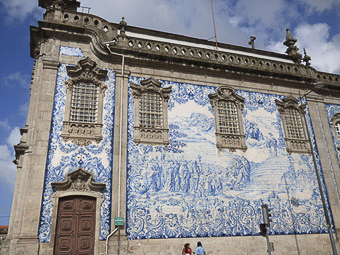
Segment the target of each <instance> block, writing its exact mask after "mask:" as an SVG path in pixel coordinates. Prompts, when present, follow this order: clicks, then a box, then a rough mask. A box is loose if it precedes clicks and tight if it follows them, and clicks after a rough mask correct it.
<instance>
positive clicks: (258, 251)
mask: <svg viewBox="0 0 340 255" xmlns="http://www.w3.org/2000/svg"><path fill="white" fill-rule="evenodd" d="M8 241H9V240H8V239H7V242H4V243H3V246H2V250H1V251H0V254H4V255H5V254H6V255H7V254H11V255H14V254H15V255H23V254H32V255H40V254H52V251H51V249H50V248H48V244H40V249H38V245H37V242H35V241H36V240H35V241H33V240H23V239H20V240H11V241H12V243H11V244H10V243H9V242H8ZM198 241H200V242H202V244H203V247H204V248H205V249H206V252H207V254H209V255H265V254H267V244H266V239H265V238H264V237H261V236H255V237H254V236H240V237H211V238H178V239H174V238H171V239H140V240H127V238H126V236H123V235H122V236H121V237H120V244H119V254H120V255H128V254H136V255H160V254H162V255H176V254H177V255H180V254H182V249H183V246H184V243H187V242H188V243H190V244H191V245H190V247H191V248H192V249H193V251H194V250H195V248H196V244H197V242H198ZM270 241H271V242H273V243H274V247H275V251H274V252H273V255H295V254H296V255H326V254H327V255H329V254H332V248H331V244H330V241H329V235H328V234H309V235H284V236H283V235H281V236H270ZM14 242H15V243H14ZM10 246H11V249H9V248H10ZM337 249H338V251H339V250H340V249H339V243H338V242H337ZM97 251H98V250H97ZM96 254H98V253H97V252H96ZM99 254H101V255H104V254H106V244H105V241H100V247H99ZM108 254H118V237H117V236H113V237H112V238H111V239H110V241H109V246H108Z"/></svg>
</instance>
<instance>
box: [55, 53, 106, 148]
mask: <svg viewBox="0 0 340 255" xmlns="http://www.w3.org/2000/svg"><path fill="white" fill-rule="evenodd" d="M67 72H68V75H69V76H70V78H69V79H68V80H67V81H66V82H65V86H66V104H65V115H64V122H63V131H62V134H61V137H62V138H63V139H64V140H66V141H68V140H71V141H72V142H73V143H75V144H77V145H81V146H85V145H89V144H90V143H91V142H92V141H96V142H99V141H101V139H102V126H103V124H102V115H103V100H104V96H105V90H106V88H107V87H106V85H105V84H104V82H103V81H102V80H103V79H104V78H105V77H106V75H107V71H106V70H100V69H99V68H98V67H97V64H96V63H95V62H94V61H92V60H90V59H89V58H86V59H83V60H80V61H79V62H78V64H77V65H76V66H68V67H67Z"/></svg>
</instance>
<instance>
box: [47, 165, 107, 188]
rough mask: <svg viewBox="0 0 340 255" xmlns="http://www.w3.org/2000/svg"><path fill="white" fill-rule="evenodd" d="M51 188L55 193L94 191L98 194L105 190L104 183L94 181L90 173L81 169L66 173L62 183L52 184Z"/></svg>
mask: <svg viewBox="0 0 340 255" xmlns="http://www.w3.org/2000/svg"><path fill="white" fill-rule="evenodd" d="M51 185H52V187H53V188H54V189H56V190H57V191H94V192H99V191H100V190H102V189H104V188H105V183H98V182H95V181H94V177H93V174H92V173H89V172H87V171H86V170H84V169H83V168H82V167H79V168H78V169H77V170H74V171H72V172H70V173H68V174H67V175H66V177H65V181H63V182H52V183H51Z"/></svg>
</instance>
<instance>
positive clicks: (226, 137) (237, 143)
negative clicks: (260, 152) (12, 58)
mask: <svg viewBox="0 0 340 255" xmlns="http://www.w3.org/2000/svg"><path fill="white" fill-rule="evenodd" d="M208 96H209V99H210V104H211V106H212V110H213V112H214V118H215V135H216V147H217V148H218V149H219V150H221V149H229V150H230V151H236V149H240V150H242V151H246V150H247V145H246V141H245V134H244V126H243V117H242V115H243V114H242V112H243V107H244V98H243V97H241V96H239V95H237V94H236V92H235V90H234V89H233V88H231V87H229V86H221V87H218V88H217V92H216V93H214V94H210V95H208ZM221 101H224V102H232V103H233V104H234V105H235V107H236V110H237V124H238V130H239V133H238V134H227V133H222V132H220V124H219V113H218V104H219V102H221Z"/></svg>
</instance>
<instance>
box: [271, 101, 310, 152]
mask: <svg viewBox="0 0 340 255" xmlns="http://www.w3.org/2000/svg"><path fill="white" fill-rule="evenodd" d="M275 103H276V105H277V106H278V111H279V112H280V117H281V121H282V125H283V131H284V134H285V141H286V148H287V152H288V153H293V152H296V153H311V147H310V142H309V140H308V134H307V132H308V130H307V125H306V118H305V114H306V112H305V108H306V105H299V100H298V99H297V98H295V97H293V96H288V97H286V98H284V99H282V101H280V100H277V99H276V100H275ZM289 109H292V110H293V111H294V113H296V114H298V115H297V116H295V118H291V119H290V121H289V123H288V122H287V118H289V114H290V113H289ZM292 129H294V130H296V131H297V132H299V133H298V134H296V136H294V135H292V132H290V131H289V130H292Z"/></svg>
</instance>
